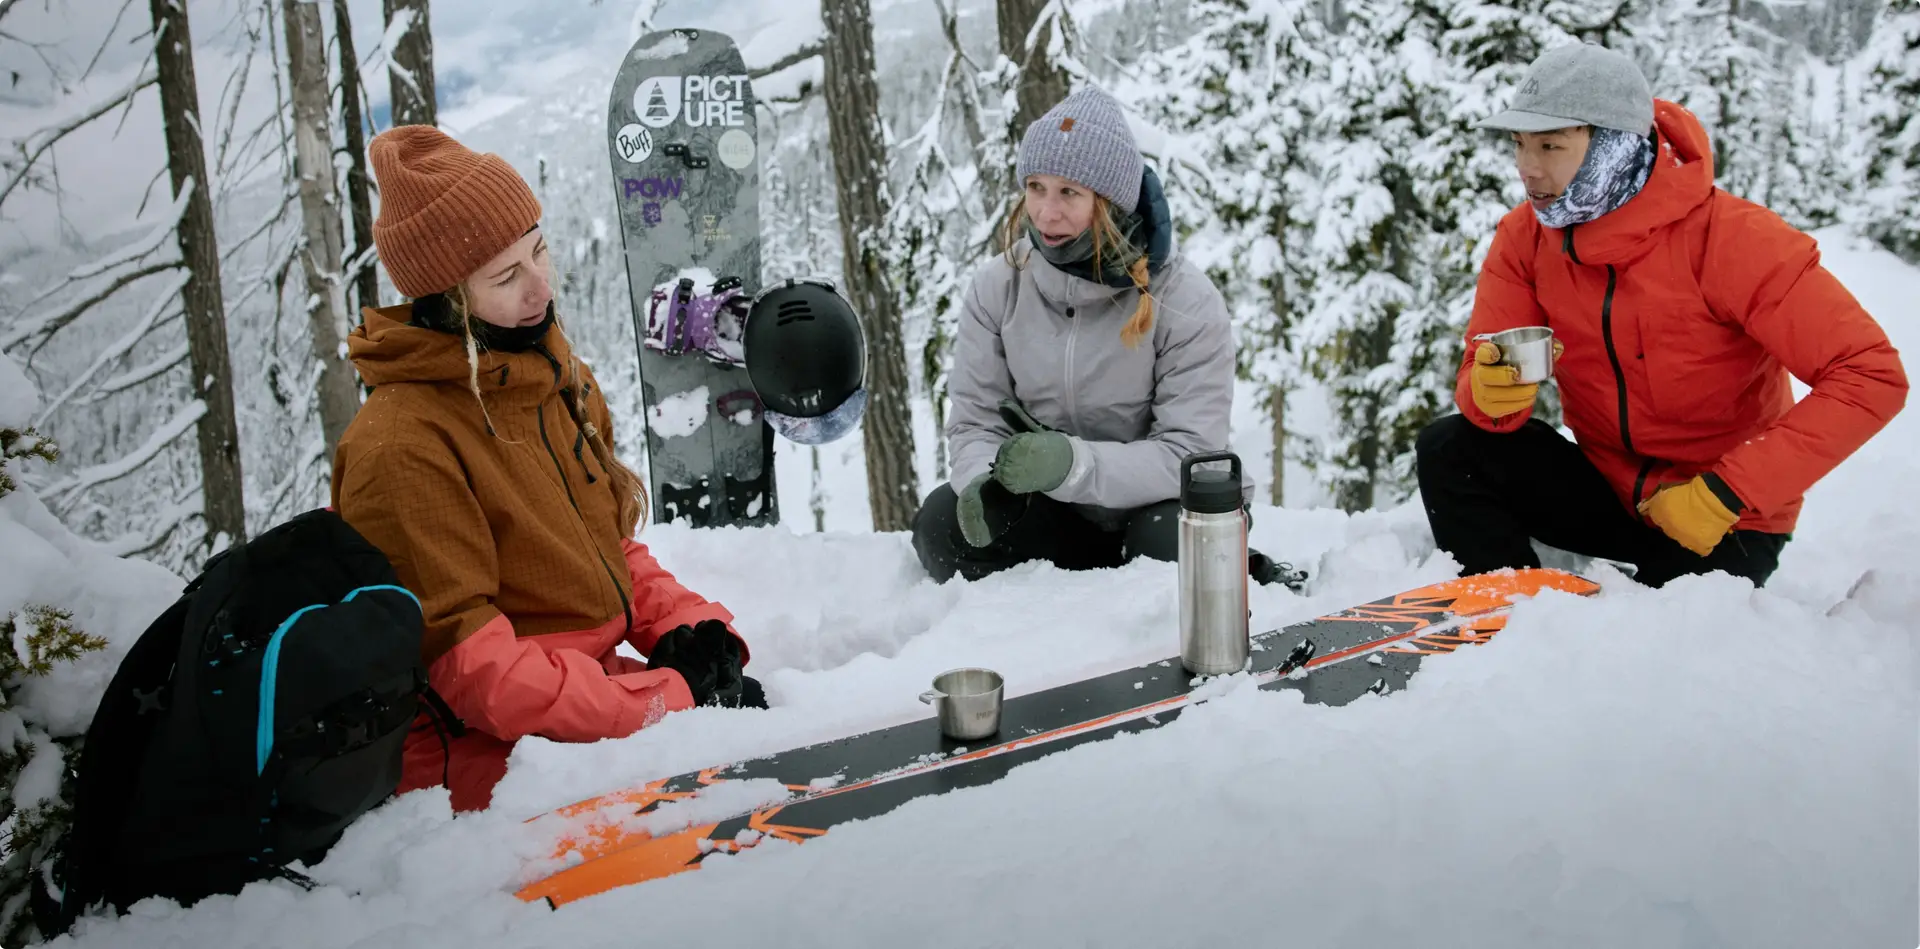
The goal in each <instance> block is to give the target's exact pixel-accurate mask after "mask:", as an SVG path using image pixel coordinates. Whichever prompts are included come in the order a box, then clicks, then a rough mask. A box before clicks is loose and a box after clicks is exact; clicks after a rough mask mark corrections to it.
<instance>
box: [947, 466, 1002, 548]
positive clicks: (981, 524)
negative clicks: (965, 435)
mask: <svg viewBox="0 0 1920 949" xmlns="http://www.w3.org/2000/svg"><path fill="white" fill-rule="evenodd" d="M992 481H993V472H991V471H989V472H987V473H986V474H983V475H981V476H979V477H977V478H975V479H973V480H972V481H970V482H968V484H967V486H966V487H964V488H961V489H960V494H959V496H958V497H959V502H958V503H957V504H955V505H954V509H953V510H954V517H955V518H957V519H958V520H959V521H960V536H961V537H964V538H966V540H967V543H969V544H972V545H973V546H975V547H985V546H987V545H988V544H991V543H993V530H992V529H991V528H989V527H988V526H987V505H986V502H984V501H982V500H981V498H980V492H981V490H982V489H984V488H985V487H986V486H987V485H988V483H990V482H992Z"/></svg>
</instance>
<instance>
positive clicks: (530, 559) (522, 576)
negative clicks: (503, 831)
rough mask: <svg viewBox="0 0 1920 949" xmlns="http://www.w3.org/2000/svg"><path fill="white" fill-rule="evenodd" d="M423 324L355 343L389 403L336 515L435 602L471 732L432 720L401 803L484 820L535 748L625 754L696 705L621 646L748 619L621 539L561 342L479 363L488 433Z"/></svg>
mask: <svg viewBox="0 0 1920 949" xmlns="http://www.w3.org/2000/svg"><path fill="white" fill-rule="evenodd" d="M409 309H410V308H409V307H408V306H406V305H402V306H397V307H388V308H386V309H381V310H367V311H365V317H366V322H365V324H364V325H362V326H361V327H359V328H357V329H355V330H354V331H353V334H352V335H351V336H350V337H349V338H348V340H347V347H348V351H349V352H350V353H351V354H352V356H353V361H354V365H355V367H356V368H358V369H359V371H360V375H361V377H362V378H363V379H365V380H366V381H367V382H368V383H370V384H371V385H373V387H374V389H373V392H372V394H371V395H369V396H368V397H367V402H366V404H365V405H363V406H362V407H361V408H360V412H359V414H358V415H356V416H355V417H354V420H353V424H351V425H350V426H348V428H347V431H346V434H345V435H343V436H342V437H341V439H340V445H339V447H338V448H337V450H336V451H335V454H334V465H333V500H334V507H335V508H336V509H337V510H338V511H339V512H340V515H341V517H343V518H344V519H345V520H346V521H347V523H349V524H351V525H353V527H354V528H355V529H356V530H358V531H360V533H361V534H362V535H364V536H365V537H366V538H367V540H368V541H369V542H371V543H372V544H373V545H374V546H375V547H378V548H379V549H380V550H381V551H382V552H383V553H385V554H386V555H387V558H388V559H389V560H390V561H391V562H392V563H393V568H394V572H395V573H396V574H398V575H399V578H400V582H401V584H402V585H404V586H406V587H407V589H409V590H412V591H414V592H415V593H417V594H419V597H420V602H421V604H422V606H423V608H424V610H425V613H426V640H425V644H424V651H425V659H426V661H427V663H428V678H429V681H430V682H431V683H432V685H433V687H434V690H435V691H437V692H439V693H440V695H441V696H442V697H443V698H445V699H446V701H447V704H448V705H449V706H451V707H452V709H453V711H454V713H455V714H456V715H458V716H459V717H460V719H461V721H462V722H464V723H465V725H466V726H467V729H466V733H465V734H464V735H463V736H462V737H460V738H458V739H455V740H453V741H452V742H451V743H450V745H449V746H448V747H446V748H445V749H443V748H442V746H441V743H440V735H439V734H438V733H437V732H436V731H435V730H434V729H433V728H431V727H430V726H429V723H428V721H427V720H426V719H425V717H424V716H423V717H422V719H421V720H420V721H418V722H416V723H415V726H414V730H413V732H412V734H410V735H409V736H408V740H407V745H406V752H405V758H404V762H403V765H402V773H401V782H400V790H401V791H403V792H404V791H409V790H414V789H417V788H423V787H431V786H434V785H438V784H440V783H441V782H442V778H443V775H444V777H445V779H446V781H447V783H448V785H449V787H450V790H451V791H452V795H453V806H454V808H455V809H456V810H474V809H478V808H484V807H486V806H487V804H488V803H489V801H490V800H491V799H492V794H493V787H494V785H495V784H496V783H498V782H499V780H500V778H501V777H502V776H503V775H505V774H506V771H507V754H508V752H509V751H511V750H512V748H513V744H514V742H515V741H517V740H519V739H520V738H521V737H522V736H525V735H540V736H543V737H546V738H550V739H552V740H554V741H594V740H597V739H601V738H619V737H623V736H626V735H629V734H632V733H633V732H635V731H637V730H639V729H641V728H643V727H645V726H648V725H651V724H653V723H654V722H657V721H659V720H660V718H661V717H662V716H664V715H666V714H667V713H668V712H671V711H676V710H679V709H683V708H687V707H690V706H691V705H692V704H693V697H692V694H691V693H690V692H689V691H688V690H687V686H686V683H685V682H684V681H682V680H681V678H680V676H679V674H678V673H675V672H672V671H669V670H654V671H650V670H648V669H647V668H646V666H645V665H644V664H643V663H641V662H638V661H636V660H635V659H633V658H631V657H629V656H622V655H618V654H617V653H616V648H617V647H618V646H619V645H620V644H621V643H622V642H626V643H629V644H631V645H632V646H633V647H634V649H636V650H637V651H639V652H640V654H642V655H646V654H648V653H651V652H652V651H653V645H654V643H655V642H657V641H658V640H659V638H660V636H661V634H662V633H665V632H666V631H668V630H670V629H673V628H674V627H675V626H678V625H680V624H683V623H685V624H689V625H691V624H694V623H698V622H700V621H701V620H704V619H717V620H720V621H722V622H724V623H729V624H730V623H731V622H732V620H733V614H732V613H730V612H728V611H727V609H726V608H725V607H723V606H721V605H720V604H718V603H711V602H708V601H707V600H705V599H703V598H701V597H700V596H699V595H697V594H695V593H693V592H691V591H689V590H687V589H686V588H685V587H683V586H681V585H680V584H679V582H677V581H676V580H675V579H674V578H673V576H672V575H671V574H669V573H668V572H667V571H666V570H665V569H664V568H662V567H661V566H660V564H659V563H658V562H656V561H655V560H654V558H653V556H652V555H651V554H650V553H648V551H647V548H646V547H645V546H644V545H642V544H639V543H637V542H635V541H634V540H633V539H632V537H631V535H632V533H633V530H634V527H635V525H634V524H633V523H632V522H631V519H630V518H629V522H628V523H621V522H620V517H619V513H620V512H619V505H618V502H617V499H616V498H615V497H614V493H613V490H612V479H611V478H609V477H608V476H607V473H606V472H605V471H603V470H601V469H600V467H599V464H598V462H597V461H596V459H595V457H594V454H593V452H592V451H583V450H582V449H583V444H584V443H583V439H584V437H585V435H584V433H583V432H582V431H581V430H580V428H579V427H578V426H576V425H575V424H574V422H573V418H572V416H571V415H570V414H569V413H568V412H567V409H566V406H565V405H564V404H563V403H562V401H561V389H562V387H563V385H564V384H565V381H566V380H565V377H564V373H563V372H562V371H561V366H563V365H564V364H565V363H566V361H567V360H568V359H569V349H568V344H567V340H566V338H565V336H564V335H562V334H561V333H559V332H557V331H556V332H554V333H551V334H549V336H548V341H549V344H550V345H551V347H552V348H551V350H550V351H549V352H546V353H543V352H540V351H538V350H536V351H531V352H524V353H482V354H481V355H480V357H479V360H480V365H479V370H480V371H479V380H480V388H481V391H482V392H484V393H485V397H486V408H487V415H486V416H482V414H481V409H480V403H479V401H478V400H476V399H475V397H474V392H473V389H472V388H471V386H470V383H469V381H468V379H469V375H468V366H467V355H466V351H465V347H464V344H463V342H462V340H461V339H459V338H458V337H455V336H452V335H450V334H447V333H441V332H437V331H435V330H430V329H425V328H422V327H418V326H413V325H410V324H409V323H408V322H407V320H408V317H409ZM581 376H582V383H583V384H582V389H583V390H584V391H583V392H582V393H581V395H582V397H584V398H585V399H586V405H587V413H588V418H589V420H590V421H592V423H593V424H594V426H595V427H596V428H598V429H599V430H600V431H602V432H611V431H612V430H613V424H612V419H611V418H610V417H609V414H608V412H607V405H606V401H605V399H604V398H603V397H602V395H601V393H600V391H599V386H598V385H597V383H596V382H595V381H594V378H593V374H592V372H591V371H590V370H588V369H587V368H586V367H585V366H584V365H583V366H582V367H581ZM489 419H491V423H492V426H493V429H494V433H489V432H488V430H487V426H488V420H489ZM730 628H731V627H730ZM741 651H742V658H743V660H744V658H745V655H746V646H745V644H744V643H743V644H742V645H741Z"/></svg>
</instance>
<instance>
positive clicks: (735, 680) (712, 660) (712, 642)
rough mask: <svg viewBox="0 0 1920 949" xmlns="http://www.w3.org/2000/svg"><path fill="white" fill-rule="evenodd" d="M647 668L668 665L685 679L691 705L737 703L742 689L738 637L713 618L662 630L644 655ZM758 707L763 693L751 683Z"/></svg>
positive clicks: (668, 667) (732, 704)
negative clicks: (758, 699) (650, 652)
mask: <svg viewBox="0 0 1920 949" xmlns="http://www.w3.org/2000/svg"><path fill="white" fill-rule="evenodd" d="M647 668H649V669H672V670H673V671H675V672H678V673H680V678H682V679H685V680H686V682H687V691H689V692H692V693H693V704H695V705H728V706H735V707H737V706H739V705H740V704H741V698H742V693H743V692H744V691H745V689H746V682H748V681H751V680H748V679H746V677H745V676H743V675H741V673H740V641H739V640H737V639H734V638H733V634H732V633H730V632H728V631H727V624H725V623H722V622H720V621H719V620H717V619H709V620H701V621H700V622H699V623H698V624H697V625H694V626H684V625H682V626H676V627H674V628H673V629H670V630H668V631H667V632H666V633H664V634H662V635H661V637H660V641H659V642H656V643H654V644H653V654H652V655H650V656H648V657H647ZM754 686H755V691H756V693H757V694H759V695H760V702H761V706H760V707H762V708H764V707H765V703H766V696H765V693H764V692H761V691H760V690H759V683H754Z"/></svg>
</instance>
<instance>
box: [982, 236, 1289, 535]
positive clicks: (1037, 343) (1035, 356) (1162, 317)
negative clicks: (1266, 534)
mask: <svg viewBox="0 0 1920 949" xmlns="http://www.w3.org/2000/svg"><path fill="white" fill-rule="evenodd" d="M1013 258H1014V260H1015V261H1018V262H1019V266H1018V267H1016V266H1015V265H1014V264H1013V263H1009V262H1008V260H1007V255H1005V254H995V255H994V256H993V257H992V258H990V259H989V260H988V261H987V263H986V264H985V266H983V267H981V269H980V272H979V273H978V274H976V275H975V277H974V279H973V285H972V287H971V288H969V290H968V292H967V295H966V299H965V301H964V303H963V305H962V309H961V315H960V328H959V334H958V339H957V341H956V343H955V346H954V360H953V373H952V377H951V379H950V381H949V387H948V391H949V394H950V396H951V398H952V400H953V406H952V415H951V417H950V418H949V419H948V421H947V440H948V444H949V445H950V446H951V449H952V458H953V475H952V484H953V489H954V490H955V491H959V490H960V489H962V488H964V487H966V486H967V484H969V483H970V482H972V481H973V479H974V478H975V477H977V476H978V475H980V474H981V473H983V472H985V471H986V470H987V468H988V466H989V465H990V464H992V462H993V459H994V455H995V454H996V453H997V452H998V451H999V449H1000V443H1001V442H1003V441H1005V440H1006V439H1007V438H1008V437H1009V436H1011V435H1012V434H1013V429H1012V428H1011V427H1009V426H1008V425H1007V423H1006V421H1005V420H1004V419H1002V418H1001V417H1000V412H999V404H1000V400H1002V399H1006V398H1014V399H1018V400H1020V403H1021V404H1022V405H1024V406H1025V407H1026V409H1027V411H1028V412H1030V413H1032V415H1033V417H1034V418H1035V419H1037V420H1039V421H1040V422H1041V423H1042V424H1044V425H1048V426H1050V427H1052V428H1055V429H1058V430H1060V431H1062V432H1065V433H1067V434H1068V435H1071V436H1073V469H1072V471H1071V473H1069V474H1068V475H1067V480H1066V481H1065V482H1064V483H1062V484H1061V485H1060V487H1058V488H1055V489H1054V490H1052V491H1049V492H1047V495H1048V496H1050V497H1052V498H1053V499H1055V500H1057V501H1063V502H1066V503H1069V504H1073V505H1076V506H1077V507H1079V508H1080V510H1081V512H1082V513H1083V514H1086V515H1087V516H1088V517H1090V518H1091V519H1093V520H1094V521H1095V522H1096V523H1101V524H1104V525H1107V526H1109V527H1111V526H1113V525H1115V524H1116V523H1117V522H1118V521H1119V520H1120V519H1121V518H1122V517H1123V516H1124V513H1125V512H1127V511H1130V510H1132V509H1134V508H1138V507H1142V506H1145V505H1148V504H1153V503H1155V502H1158V501H1165V500H1169V499H1173V498H1177V497H1179V495H1180V461H1181V459H1183V458H1185V457H1186V456H1187V455H1189V454H1192V453H1194V452H1200V451H1217V450H1220V449H1224V448H1226V447H1227V438H1228V429H1229V424H1230V418H1231V416H1232V413H1233V378H1234V349H1233V334H1232V327H1231V326H1230V325H1229V322H1228V318H1227V308H1226V303H1225V301H1224V300H1222V299H1221V297H1220V293H1219V291H1218V290H1216V289H1215V288H1214V286H1213V283H1212V282H1211V281H1209V280H1208V279H1207V277H1206V275H1205V274H1204V273H1202V272H1201V271H1200V269H1199V268H1198V267H1196V266H1195V265H1194V264H1193V263H1192V262H1191V261H1189V260H1187V259H1186V258H1185V257H1184V256H1181V255H1179V254H1178V253H1177V252H1176V253H1175V254H1174V256H1173V258H1172V259H1171V260H1169V261H1168V262H1167V264H1166V265H1165V266H1164V267H1163V268H1162V269H1161V272H1160V274H1159V275H1157V276H1156V277H1155V278H1154V280H1153V282H1152V285H1151V288H1150V289H1151V290H1152V293H1153V297H1154V302H1155V304H1156V305H1155V307H1154V319H1153V332H1152V335H1151V342H1150V343H1149V341H1148V340H1142V341H1141V343H1140V345H1139V347H1138V348H1137V349H1128V348H1127V347H1126V346H1125V344H1123V343H1122V342H1121V341H1120V328H1121V327H1122V326H1125V325H1126V323H1127V320H1128V319H1129V318H1130V317H1132V315H1133V311H1134V307H1135V305H1136V304H1137V303H1138V301H1139V299H1140V294H1139V291H1137V290H1134V289H1132V288H1126V289H1116V288H1114V287H1107V286H1102V285H1100V284H1097V283H1094V282H1092V281H1089V280H1085V279H1082V278H1080V277H1076V276H1073V275H1071V274H1067V273H1064V272H1062V271H1060V270H1059V269H1057V268H1055V267H1054V266H1053V265H1052V264H1051V263H1049V262H1048V261H1047V259H1046V258H1045V257H1043V256H1041V255H1040V254H1037V253H1033V252H1032V245H1031V243H1030V242H1029V241H1028V240H1026V239H1022V240H1021V241H1020V242H1019V243H1018V244H1016V245H1014V248H1013ZM1249 490H1251V483H1249Z"/></svg>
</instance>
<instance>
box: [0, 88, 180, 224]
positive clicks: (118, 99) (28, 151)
mask: <svg viewBox="0 0 1920 949" xmlns="http://www.w3.org/2000/svg"><path fill="white" fill-rule="evenodd" d="M159 81H160V73H159V72H158V71H157V70H155V69H154V67H153V64H152V63H151V62H149V63H147V64H146V65H144V66H142V67H141V69H140V75H139V76H137V77H135V78H134V80H133V82H132V83H131V84H129V85H128V86H127V87H126V88H125V89H122V90H121V91H120V92H118V93H115V94H114V95H112V96H110V97H108V98H107V99H106V100H105V101H102V102H99V103H97V104H95V105H94V106H93V108H91V109H88V110H87V111H86V112H84V113H82V114H80V115H78V116H75V117H74V118H71V119H68V120H67V121H65V122H63V123H61V124H59V125H54V126H49V127H47V128H44V129H41V130H39V131H37V132H34V133H32V134H31V135H28V136H27V137H26V138H24V139H22V140H20V141H19V142H17V143H15V146H14V147H15V148H16V150H18V152H19V154H20V162H21V164H20V166H19V167H18V168H16V169H14V170H13V171H12V173H11V174H9V175H8V176H7V181H6V183H5V184H4V185H0V203H5V202H6V200H7V196H8V195H11V194H13V192H14V189H16V188H18V187H19V186H20V183H21V182H23V181H25V180H27V175H28V173H29V172H31V171H32V170H33V166H34V163H35V162H38V161H39V160H40V156H42V155H44V154H46V153H47V150H48V149H50V148H52V147H53V145H54V143H55V142H58V141H60V140H61V139H63V138H66V137H67V136H68V135H70V134H72V133H73V132H74V131H75V130H77V129H79V128H81V127H82V126H84V125H86V124H87V123H89V122H92V121H93V120H94V119H97V118H99V117H101V116H103V115H106V114H107V113H108V112H111V111H113V109H114V107H115V106H118V105H120V104H122V103H126V102H131V101H132V100H133V97H134V96H136V95H138V94H139V93H140V90H142V89H145V88H146V87H148V86H151V85H153V84H154V83H157V82H159Z"/></svg>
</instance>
